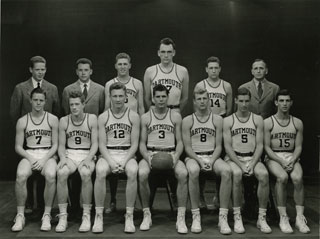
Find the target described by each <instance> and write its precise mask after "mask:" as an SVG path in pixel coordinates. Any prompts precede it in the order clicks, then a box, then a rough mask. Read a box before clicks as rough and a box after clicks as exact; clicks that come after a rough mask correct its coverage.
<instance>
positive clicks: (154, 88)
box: [152, 84, 169, 96]
mask: <svg viewBox="0 0 320 239" xmlns="http://www.w3.org/2000/svg"><path fill="white" fill-rule="evenodd" d="M156 91H165V92H166V94H167V95H169V90H168V89H167V87H165V86H164V85H162V84H158V85H156V86H155V87H153V89H152V95H153V96H155V95H156Z"/></svg>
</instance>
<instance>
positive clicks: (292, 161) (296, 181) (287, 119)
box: [264, 90, 310, 233]
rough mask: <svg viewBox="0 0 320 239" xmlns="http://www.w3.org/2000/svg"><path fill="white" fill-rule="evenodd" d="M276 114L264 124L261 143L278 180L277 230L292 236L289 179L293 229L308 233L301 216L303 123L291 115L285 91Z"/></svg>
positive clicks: (287, 94)
mask: <svg viewBox="0 0 320 239" xmlns="http://www.w3.org/2000/svg"><path fill="white" fill-rule="evenodd" d="M275 104H276V107H277V108H278V111H277V113H276V114H275V115H273V116H271V117H269V118H267V119H265V120H264V122H265V128H264V142H265V150H266V153H267V157H266V164H267V167H268V169H269V171H270V172H271V173H272V174H273V175H274V176H275V177H276V178H277V182H276V186H275V192H276V199H277V204H278V210H279V214H280V224H279V225H280V229H281V231H282V232H284V233H293V230H292V228H291V226H290V223H289V218H288V215H287V212H286V200H287V189H286V186H287V182H288V178H289V175H290V177H291V179H292V182H293V185H294V193H293V197H294V201H295V203H296V210H297V217H296V228H297V229H298V230H299V231H300V232H302V233H309V232H310V229H309V227H308V226H307V224H306V222H307V220H306V219H305V217H304V215H303V211H304V206H303V204H304V187H303V171H302V167H301V164H300V163H299V161H300V155H301V151H302V141H303V123H302V121H301V120H300V119H298V118H296V117H293V116H291V115H290V108H291V106H292V97H291V94H290V93H289V92H288V91H287V90H280V91H279V93H278V94H277V96H276V100H275Z"/></svg>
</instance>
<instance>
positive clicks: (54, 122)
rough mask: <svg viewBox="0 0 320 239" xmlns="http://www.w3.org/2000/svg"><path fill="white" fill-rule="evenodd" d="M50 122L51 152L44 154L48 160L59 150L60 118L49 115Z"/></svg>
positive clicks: (45, 159)
mask: <svg viewBox="0 0 320 239" xmlns="http://www.w3.org/2000/svg"><path fill="white" fill-rule="evenodd" d="M49 122H50V125H51V130H52V137H51V148H50V150H49V152H48V153H47V154H46V155H45V156H44V158H43V160H44V162H46V161H47V160H48V159H50V158H52V157H53V156H54V155H55V154H56V152H57V150H58V130H59V120H58V118H57V117H56V116H54V115H49Z"/></svg>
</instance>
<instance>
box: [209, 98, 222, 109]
mask: <svg viewBox="0 0 320 239" xmlns="http://www.w3.org/2000/svg"><path fill="white" fill-rule="evenodd" d="M210 101H211V107H220V101H219V99H216V101H215V102H213V99H210Z"/></svg>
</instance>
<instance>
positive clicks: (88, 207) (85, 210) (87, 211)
mask: <svg viewBox="0 0 320 239" xmlns="http://www.w3.org/2000/svg"><path fill="white" fill-rule="evenodd" d="M91 207H92V204H82V208H83V214H89V215H90V211H91Z"/></svg>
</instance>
